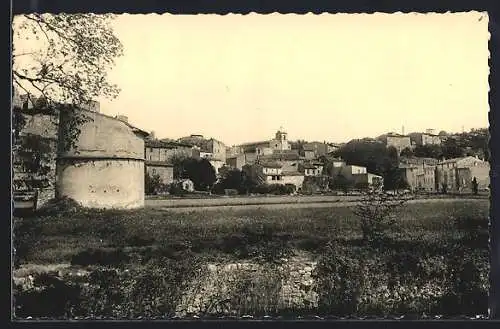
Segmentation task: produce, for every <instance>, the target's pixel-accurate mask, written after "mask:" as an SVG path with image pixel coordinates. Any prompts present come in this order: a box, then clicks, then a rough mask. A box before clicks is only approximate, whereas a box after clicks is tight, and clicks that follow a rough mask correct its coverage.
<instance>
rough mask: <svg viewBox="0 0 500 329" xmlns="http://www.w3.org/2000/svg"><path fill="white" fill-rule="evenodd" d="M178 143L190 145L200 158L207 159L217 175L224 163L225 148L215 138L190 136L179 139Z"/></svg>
mask: <svg viewBox="0 0 500 329" xmlns="http://www.w3.org/2000/svg"><path fill="white" fill-rule="evenodd" d="M178 141H180V142H182V143H185V144H189V145H192V146H193V148H194V149H196V150H198V152H199V156H200V158H204V159H207V160H208V161H209V162H210V164H211V165H212V167H213V168H214V170H215V173H216V174H217V175H218V174H219V169H220V168H221V167H222V166H223V165H224V164H225V163H226V157H227V151H226V149H227V147H226V145H225V144H224V143H223V142H221V141H218V140H216V139H215V138H209V139H206V138H204V137H203V135H190V136H188V137H182V138H179V139H178Z"/></svg>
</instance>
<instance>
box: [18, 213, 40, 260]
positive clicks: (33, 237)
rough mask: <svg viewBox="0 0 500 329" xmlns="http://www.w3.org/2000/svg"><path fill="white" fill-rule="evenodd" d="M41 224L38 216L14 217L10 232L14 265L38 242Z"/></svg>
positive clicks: (24, 257)
mask: <svg viewBox="0 0 500 329" xmlns="http://www.w3.org/2000/svg"><path fill="white" fill-rule="evenodd" d="M41 234H42V225H41V223H40V219H38V218H23V219H20V218H14V228H13V232H12V235H13V236H12V239H13V247H14V266H15V267H18V266H19V265H20V263H21V260H22V259H26V258H27V256H28V255H29V254H30V252H31V250H33V249H36V247H37V246H38V245H39V244H40V237H41Z"/></svg>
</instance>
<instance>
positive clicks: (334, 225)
mask: <svg viewBox="0 0 500 329" xmlns="http://www.w3.org/2000/svg"><path fill="white" fill-rule="evenodd" d="M487 215H488V202H487V200H475V201H467V202H464V201H460V200H458V201H457V202H456V203H448V204H440V203H432V204H419V205H406V206H405V207H404V208H403V209H402V210H401V211H400V212H399V213H398V220H397V223H396V224H395V226H393V227H392V228H391V231H390V232H389V234H387V236H386V237H385V238H384V239H383V241H382V242H381V243H380V244H379V245H377V246H367V245H365V244H364V243H363V241H362V239H361V237H362V232H361V228H360V225H359V219H358V218H357V217H356V216H354V215H353V213H352V209H350V208H348V207H339V208H335V209H333V210H332V209H326V208H321V209H290V210H280V211H271V210H259V211H227V210H226V211H215V212H213V213H211V214H210V216H207V215H206V214H203V213H195V212H193V213H185V214H174V213H168V212H162V211H158V210H154V209H147V210H140V211H132V212H130V211H129V212H123V211H94V210H82V209H78V208H75V209H73V210H72V211H71V210H70V211H64V212H59V214H54V213H46V214H41V215H40V216H38V217H37V218H31V219H22V220H21V219H16V221H15V233H16V236H15V244H16V248H17V259H18V261H19V264H22V263H30V264H32V263H40V264H48V263H72V264H73V265H72V266H71V267H70V268H69V269H68V270H63V271H60V273H54V274H52V275H51V274H45V275H42V276H41V277H40V278H38V279H37V278H36V277H37V276H36V275H34V279H35V280H34V282H33V281H30V280H28V283H23V280H20V281H19V282H18V284H19V286H17V289H18V290H17V292H16V296H17V299H16V305H17V307H18V308H17V311H16V315H17V316H18V317H26V316H32V317H43V316H48V317H54V316H61V317H97V316H102V317H115V318H116V317H126V318H129V317H138V316H143V317H171V316H174V315H175V314H178V313H179V305H183V304H186V303H185V302H183V301H185V300H186V298H187V297H186V294H188V295H189V293H188V292H190V291H194V290H196V289H198V288H196V287H197V285H196V284H195V285H194V286H193V284H194V283H196V282H212V281H210V279H208V278H209V277H210V276H208V274H207V273H208V272H209V269H210V266H209V264H221V266H229V265H230V264H238V263H250V264H254V265H252V266H263V268H264V269H265V270H252V266H250V268H247V269H243V270H238V271H236V272H235V273H233V274H228V275H227V276H224V275H223V276H221V277H222V278H227V280H226V279H224V280H222V281H223V282H222V281H221V282H219V283H217V284H215V283H203V284H201V285H200V284H199V285H198V287H202V286H203V287H205V286H210V285H212V286H213V285H214V284H215V286H216V287H218V288H213V287H212V288H210V289H212V290H211V291H212V292H211V293H210V296H211V297H210V298H211V300H210V301H205V302H204V303H201V302H200V301H198V302H197V303H198V304H196V303H194V301H193V303H194V304H192V305H191V304H189V305H187V306H186V307H185V310H184V312H185V313H186V312H187V309H188V308H189V307H190V309H189V311H190V312H187V313H188V314H197V315H206V314H215V315H216V314H226V315H243V314H251V315H263V314H268V315H273V314H274V315H283V314H300V313H302V314H324V315H336V316H348V315H358V316H361V315H369V314H376V315H383V314H408V313H413V314H417V315H419V316H422V315H423V314H444V315H450V316H451V315H460V314H486V311H487V307H486V302H487V275H488V246H487V241H488V240H487V239H488V238H487V224H488V221H487V218H488V216H487ZM303 253H307V254H308V255H309V257H310V260H311V261H314V262H315V263H316V266H314V269H312V268H311V269H307V267H308V266H305V267H304V268H295V269H293V270H290V268H289V267H287V266H288V265H287V264H289V263H290V261H291V260H293V259H295V258H296V256H297V255H300V254H303ZM224 264H226V265H224ZM294 266H295V265H294ZM297 266H298V265H297ZM261 268H262V267H261ZM307 271H309V272H310V278H306V279H304V278H303V277H302V275H303V274H304V273H301V272H307ZM294 273H298V274H297V275H296V276H295V274H294ZM28 274H29V271H28V272H27V271H25V273H24V274H23V276H24V277H25V278H26V277H28ZM299 274H300V275H299ZM207 280H208V281H207ZM295 281H297V282H295ZM30 282H31V283H30ZM286 282H294V283H293V284H287V283H286ZM264 283H266V284H264ZM269 283H272V284H269ZM294 285H295V286H294ZM21 286H24V288H22V287H21ZM35 286H36V287H35ZM290 286H294V287H295V288H293V289H292V288H289V287H290ZM287 287H288V288H287ZM193 289H194V290H193ZM308 291H312V292H314V293H313V294H312V295H311V294H308V293H307V292H308ZM287 294H288V295H287ZM191 295H192V296H194V297H193V298H194V300H196V296H198V295H200V294H198V295H197V294H196V293H195V292H192V294H191ZM290 295H293V296H295V297H293V298H295V302H294V303H291V304H290V303H288V302H286V300H287V298H288V299H289V297H290ZM202 296H208V295H207V294H204V295H203V294H202ZM231 296H232V297H231ZM238 296H240V298H237V297H238ZM241 296H249V298H241ZM301 296H302V297H301ZM311 296H315V297H314V298H313V297H311ZM207 298H208V297H207ZM198 299H200V298H198ZM297 299H298V300H301V301H300V302H298V301H297ZM49 300H51V301H52V302H51V303H45V302H43V301H49ZM193 305H194V306H193ZM195 305H204V306H203V307H201V306H200V307H195ZM210 305H211V306H210ZM48 306H50V307H51V308H50V309H47V308H45V309H44V307H48ZM209 306H210V307H209ZM264 306H265V307H264Z"/></svg>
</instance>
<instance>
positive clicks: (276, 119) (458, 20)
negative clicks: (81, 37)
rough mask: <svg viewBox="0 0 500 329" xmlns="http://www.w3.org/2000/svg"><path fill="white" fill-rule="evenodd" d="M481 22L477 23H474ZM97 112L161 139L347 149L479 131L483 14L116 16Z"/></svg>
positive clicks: (484, 73)
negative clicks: (104, 96) (359, 141)
mask: <svg viewBox="0 0 500 329" xmlns="http://www.w3.org/2000/svg"><path fill="white" fill-rule="evenodd" d="M481 17H482V18H481ZM113 26H114V28H115V32H116V35H117V37H118V38H119V39H120V40H121V42H122V43H123V46H124V56H123V57H121V58H119V59H118V60H117V63H116V64H117V65H116V67H115V68H114V69H113V70H112V71H111V72H110V79H111V81H112V82H114V83H116V84H118V85H119V87H120V88H121V89H122V91H121V94H120V96H119V97H118V98H117V99H115V100H114V101H106V100H101V112H103V113H106V114H110V115H116V114H122V115H127V116H128V117H129V121H130V122H131V123H132V124H134V125H136V126H138V127H140V128H142V129H144V130H147V131H155V133H156V136H157V137H160V138H164V137H168V138H178V137H182V136H187V135H190V134H203V135H205V136H207V137H214V138H216V139H219V140H221V141H223V142H225V143H226V144H228V145H233V144H238V143H242V142H250V141H255V140H266V139H269V138H271V137H273V136H274V133H275V132H276V130H277V129H279V128H280V126H283V127H284V128H285V130H286V131H287V132H288V135H289V139H290V140H295V139H306V140H310V141H312V140H318V141H323V140H326V141H332V142H347V141H349V140H350V139H352V138H362V137H375V136H377V135H380V134H382V133H385V132H388V131H397V132H401V130H402V126H404V130H405V132H406V133H409V132H413V131H423V130H425V129H426V128H434V129H436V130H437V131H440V130H446V131H457V132H458V131H461V130H462V127H464V128H465V130H469V129H470V128H479V127H488V110H489V105H488V90H489V85H488V74H489V67H488V56H489V52H488V39H489V33H488V17H487V14H486V13H478V12H470V13H462V14H460V13H459V14H457V13H449V14H362V15H360V14H336V15H333V14H323V15H313V14H308V15H295V14H289V15H281V14H272V15H258V14H250V15H246V16H243V15H233V14H231V15H226V16H218V15H170V14H164V15H157V14H150V15H129V14H125V15H120V16H119V17H118V18H117V19H116V21H115V22H114V23H113Z"/></svg>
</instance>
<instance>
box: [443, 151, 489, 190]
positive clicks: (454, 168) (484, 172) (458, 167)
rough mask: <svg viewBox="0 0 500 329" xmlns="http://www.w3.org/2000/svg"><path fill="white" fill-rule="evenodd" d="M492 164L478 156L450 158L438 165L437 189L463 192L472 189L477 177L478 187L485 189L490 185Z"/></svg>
mask: <svg viewBox="0 0 500 329" xmlns="http://www.w3.org/2000/svg"><path fill="white" fill-rule="evenodd" d="M489 174H490V165H489V163H488V162H487V161H484V160H481V159H479V158H478V157H473V156H468V157H462V158H455V159H448V160H443V161H441V162H439V163H438V164H437V165H436V178H435V180H436V189H438V190H439V191H443V188H446V190H447V191H449V192H463V191H470V190H471V189H472V181H473V179H474V178H475V179H476V181H477V183H478V189H479V190H484V189H487V188H489V185H490V175H489Z"/></svg>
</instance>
